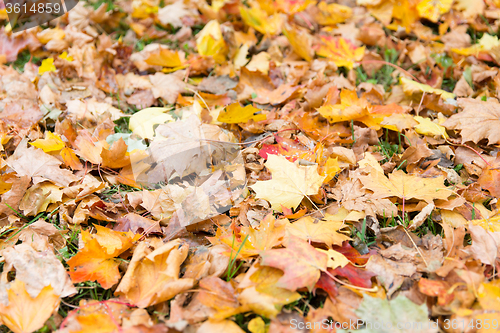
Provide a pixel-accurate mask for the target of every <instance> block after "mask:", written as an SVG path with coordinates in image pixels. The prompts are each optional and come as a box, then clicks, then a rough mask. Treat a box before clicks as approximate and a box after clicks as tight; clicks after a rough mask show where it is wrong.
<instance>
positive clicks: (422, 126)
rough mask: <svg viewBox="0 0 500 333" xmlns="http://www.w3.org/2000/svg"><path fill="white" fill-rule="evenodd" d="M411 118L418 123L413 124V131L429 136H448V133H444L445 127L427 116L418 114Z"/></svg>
mask: <svg viewBox="0 0 500 333" xmlns="http://www.w3.org/2000/svg"><path fill="white" fill-rule="evenodd" d="M413 118H414V119H415V120H416V121H417V122H418V125H417V126H415V132H417V133H419V134H423V135H429V136H442V137H444V138H445V139H448V138H449V136H448V133H446V128H444V127H443V126H441V125H439V124H436V123H435V122H433V121H432V120H430V119H429V118H423V117H420V116H415V117H413Z"/></svg>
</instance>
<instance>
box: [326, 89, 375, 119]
mask: <svg viewBox="0 0 500 333" xmlns="http://www.w3.org/2000/svg"><path fill="white" fill-rule="evenodd" d="M368 106H369V104H368V102H367V101H366V100H364V99H359V98H358V95H357V93H356V91H350V90H346V89H342V91H341V92H340V104H334V105H332V104H326V105H323V106H321V107H320V108H319V109H318V112H319V113H320V114H321V115H322V116H323V117H325V118H327V119H328V121H330V122H331V123H338V122H341V121H350V120H359V119H360V118H363V117H365V116H367V115H368V110H367V107H368Z"/></svg>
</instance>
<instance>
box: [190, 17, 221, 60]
mask: <svg viewBox="0 0 500 333" xmlns="http://www.w3.org/2000/svg"><path fill="white" fill-rule="evenodd" d="M196 47H197V49H198V53H199V54H201V55H204V56H211V57H212V58H213V59H214V60H215V61H216V62H217V63H219V64H221V63H223V62H224V61H225V60H226V54H227V46H226V42H224V38H223V37H222V31H221V30H220V24H219V22H217V20H212V21H210V22H208V23H207V24H206V25H205V27H204V28H203V29H202V30H201V31H200V32H199V33H198V35H197V37H196Z"/></svg>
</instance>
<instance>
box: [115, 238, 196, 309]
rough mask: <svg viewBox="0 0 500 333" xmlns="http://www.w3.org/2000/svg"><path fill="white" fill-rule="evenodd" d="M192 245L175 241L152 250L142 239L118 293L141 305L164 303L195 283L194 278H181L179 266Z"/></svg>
mask: <svg viewBox="0 0 500 333" xmlns="http://www.w3.org/2000/svg"><path fill="white" fill-rule="evenodd" d="M188 248H189V246H188V245H187V244H185V243H184V244H183V243H182V242H181V241H180V240H178V239H177V240H173V241H171V242H168V243H166V244H163V245H162V246H160V247H158V248H156V249H154V250H151V249H150V248H149V247H148V245H147V244H146V243H144V242H141V243H139V244H138V245H137V247H136V248H135V250H134V254H133V256H132V260H131V261H130V264H129V266H128V269H127V272H126V273H125V275H124V276H123V279H122V280H121V282H120V284H119V285H118V287H117V288H116V290H115V294H116V295H120V296H122V297H124V298H125V299H126V300H127V301H129V302H131V303H132V304H134V305H136V306H138V307H140V308H146V307H148V306H151V305H154V304H158V303H161V302H165V301H167V300H169V299H171V298H173V297H174V296H175V295H177V294H179V293H181V292H184V291H186V290H188V289H190V288H192V287H193V286H194V280H193V279H188V278H179V271H180V265H181V264H182V262H183V261H184V260H185V259H186V257H187V254H188V253H187V252H188Z"/></svg>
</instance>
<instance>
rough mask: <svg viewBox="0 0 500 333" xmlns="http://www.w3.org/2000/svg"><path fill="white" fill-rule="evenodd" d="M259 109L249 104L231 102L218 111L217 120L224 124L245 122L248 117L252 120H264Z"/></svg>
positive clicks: (264, 116) (263, 115) (264, 117)
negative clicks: (243, 105)
mask: <svg viewBox="0 0 500 333" xmlns="http://www.w3.org/2000/svg"><path fill="white" fill-rule="evenodd" d="M261 111H262V110H260V109H257V108H256V107H253V106H252V105H250V104H249V105H247V106H245V107H242V106H241V105H240V103H233V104H231V105H228V106H227V107H226V108H225V110H224V111H222V112H221V113H219V117H218V118H217V120H218V121H220V122H223V123H226V124H237V123H246V122H247V121H249V120H250V119H252V120H253V121H261V120H265V119H266V115H265V114H262V113H260V112H261Z"/></svg>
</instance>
